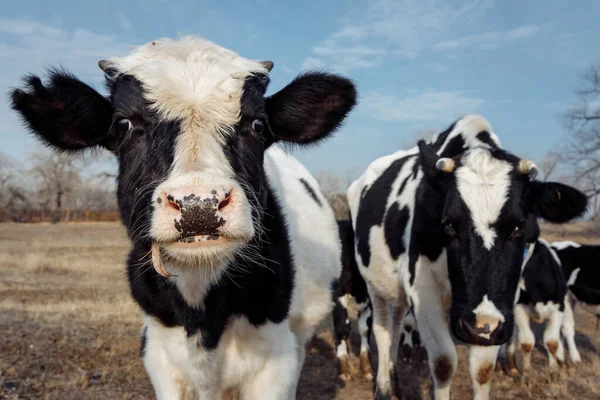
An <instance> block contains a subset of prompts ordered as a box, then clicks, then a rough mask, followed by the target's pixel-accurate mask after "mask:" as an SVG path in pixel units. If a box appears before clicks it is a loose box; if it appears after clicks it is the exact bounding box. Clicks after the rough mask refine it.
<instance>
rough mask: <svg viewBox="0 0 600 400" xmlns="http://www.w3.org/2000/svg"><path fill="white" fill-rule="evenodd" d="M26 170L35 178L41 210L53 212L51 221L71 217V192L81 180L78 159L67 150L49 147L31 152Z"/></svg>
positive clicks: (67, 219) (66, 219)
mask: <svg viewBox="0 0 600 400" xmlns="http://www.w3.org/2000/svg"><path fill="white" fill-rule="evenodd" d="M30 160H31V168H30V170H29V174H30V175H31V176H33V177H34V178H35V179H36V180H37V182H38V191H37V196H38V204H39V206H40V208H42V209H43V210H47V209H50V210H52V211H53V212H54V216H53V221H54V222H58V221H60V220H61V219H62V216H63V210H65V213H64V214H65V216H64V219H65V221H69V219H70V210H71V207H70V204H69V200H70V195H71V194H72V193H74V192H75V190H76V187H77V186H78V185H80V184H81V179H80V176H79V171H80V170H81V164H80V163H81V161H80V160H79V159H77V158H75V157H73V156H71V155H69V154H66V153H57V152H53V151H49V150H43V151H38V152H36V153H33V154H32V155H31V156H30Z"/></svg>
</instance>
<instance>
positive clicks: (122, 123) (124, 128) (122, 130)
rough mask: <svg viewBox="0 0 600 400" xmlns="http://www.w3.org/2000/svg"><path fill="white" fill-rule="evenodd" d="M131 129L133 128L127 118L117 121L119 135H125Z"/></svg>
mask: <svg viewBox="0 0 600 400" xmlns="http://www.w3.org/2000/svg"><path fill="white" fill-rule="evenodd" d="M131 128H133V125H132V124H131V121H130V120H128V119H127V118H121V119H120V120H118V121H117V130H118V131H119V134H120V135H124V134H126V133H127V132H129V131H130V130H131Z"/></svg>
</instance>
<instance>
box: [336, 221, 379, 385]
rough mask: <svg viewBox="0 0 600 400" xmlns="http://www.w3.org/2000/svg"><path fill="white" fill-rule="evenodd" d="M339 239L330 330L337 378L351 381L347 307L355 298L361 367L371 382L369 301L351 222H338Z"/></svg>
mask: <svg viewBox="0 0 600 400" xmlns="http://www.w3.org/2000/svg"><path fill="white" fill-rule="evenodd" d="M338 227H339V232H340V240H341V242H342V274H341V276H340V280H339V285H338V286H337V289H336V291H335V296H334V299H335V300H336V302H335V306H334V308H333V327H334V331H335V346H336V356H337V361H338V365H339V372H340V379H341V380H343V381H347V380H349V379H350V378H351V375H352V374H351V367H350V360H349V359H348V351H349V349H351V346H350V344H349V339H350V332H351V325H350V319H349V318H348V306H349V304H350V301H351V299H354V302H355V303H356V307H357V312H358V332H359V335H360V368H361V373H362V375H363V377H365V378H366V379H369V380H371V379H373V372H372V370H371V362H370V361H369V336H370V330H371V302H370V300H369V293H368V292H367V285H366V283H365V280H364V279H363V277H362V275H361V274H360V271H359V270H358V265H357V264H356V257H354V230H353V229H352V222H351V221H350V220H338Z"/></svg>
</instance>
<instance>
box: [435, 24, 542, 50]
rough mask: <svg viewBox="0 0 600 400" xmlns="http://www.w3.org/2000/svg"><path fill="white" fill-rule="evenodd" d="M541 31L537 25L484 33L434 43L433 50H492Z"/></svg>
mask: <svg viewBox="0 0 600 400" xmlns="http://www.w3.org/2000/svg"><path fill="white" fill-rule="evenodd" d="M542 30H543V28H542V27H541V26H538V25H527V26H521V27H518V28H514V29H511V30H509V31H503V32H486V33H481V34H478V35H469V36H463V37H461V38H458V39H452V40H446V41H442V42H439V43H436V44H435V45H434V46H433V48H434V49H436V50H440V51H447V50H456V49H458V48H461V47H476V48H479V49H481V50H488V49H493V48H496V47H498V46H501V45H504V44H507V43H511V42H515V41H518V40H521V39H525V38H528V37H531V36H535V35H537V34H538V33H540V32H541V31H542Z"/></svg>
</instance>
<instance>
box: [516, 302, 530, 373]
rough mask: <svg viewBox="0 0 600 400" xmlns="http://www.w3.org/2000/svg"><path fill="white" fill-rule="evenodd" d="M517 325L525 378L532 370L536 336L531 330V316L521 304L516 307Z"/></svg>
mask: <svg viewBox="0 0 600 400" xmlns="http://www.w3.org/2000/svg"><path fill="white" fill-rule="evenodd" d="M515 324H516V325H517V326H518V340H519V344H520V345H521V351H522V352H523V376H525V375H526V374H527V373H528V372H529V370H530V369H531V352H532V351H533V348H534V346H535V335H534V334H533V331H532V330H531V325H530V321H529V314H527V311H526V310H525V307H524V306H523V305H521V304H517V305H516V306H515Z"/></svg>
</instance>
